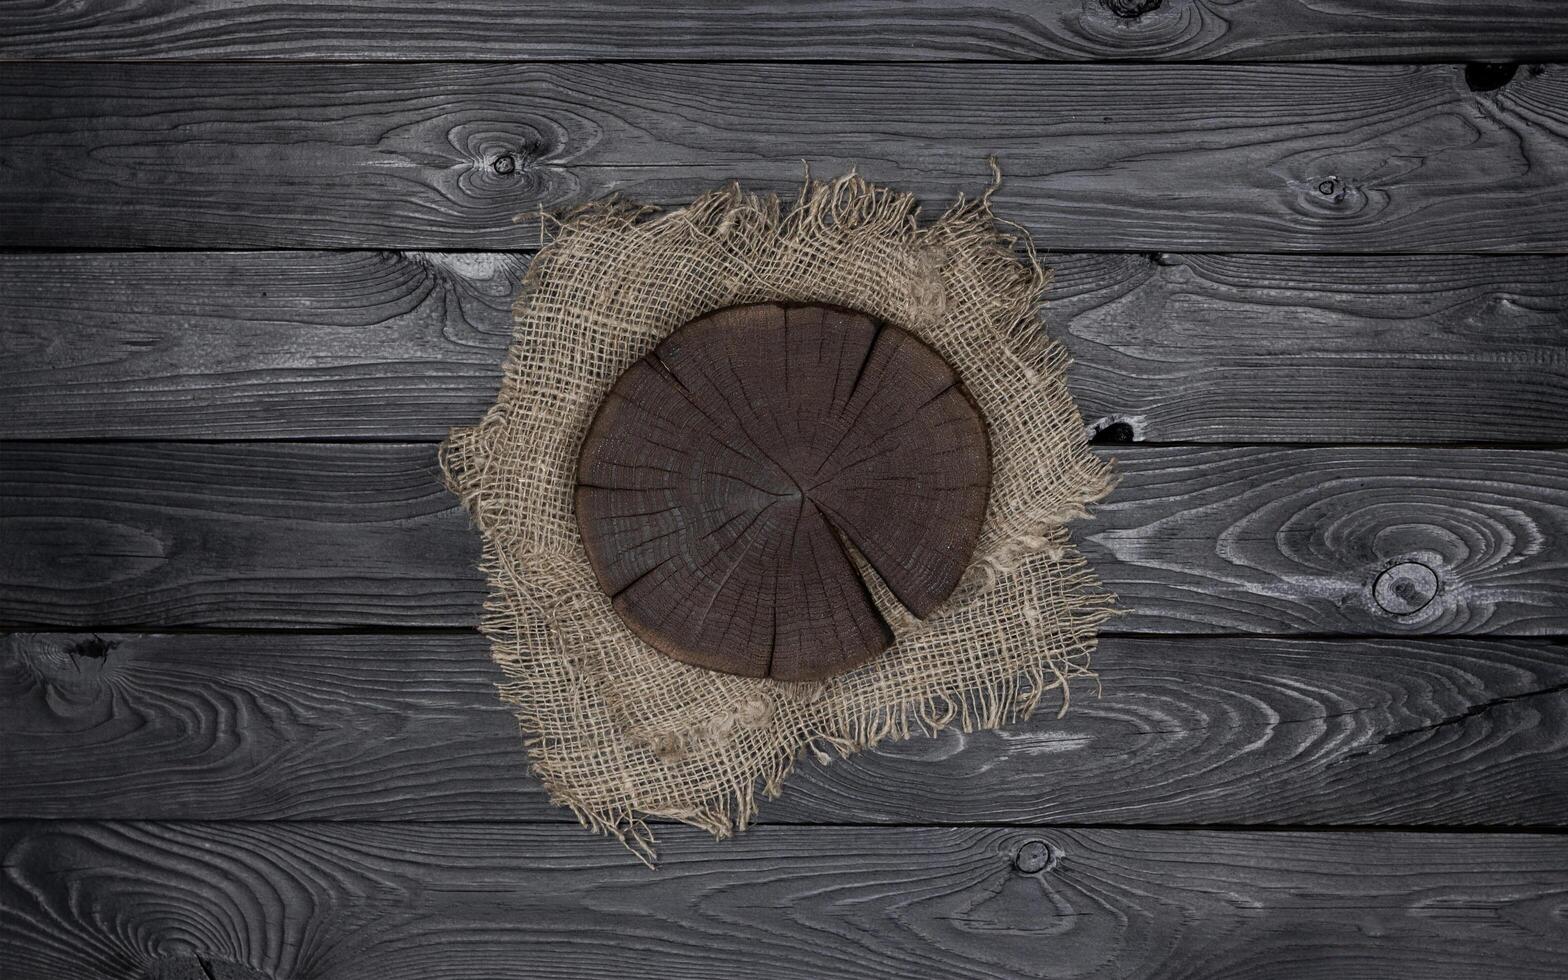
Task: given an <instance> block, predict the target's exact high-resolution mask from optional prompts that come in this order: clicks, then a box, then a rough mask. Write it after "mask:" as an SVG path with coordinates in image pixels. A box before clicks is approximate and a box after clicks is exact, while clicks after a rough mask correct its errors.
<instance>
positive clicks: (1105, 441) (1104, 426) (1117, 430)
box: [1088, 417, 1139, 446]
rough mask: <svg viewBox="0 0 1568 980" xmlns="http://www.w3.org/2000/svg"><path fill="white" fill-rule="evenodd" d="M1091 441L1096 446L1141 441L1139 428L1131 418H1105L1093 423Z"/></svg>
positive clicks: (1090, 430)
mask: <svg viewBox="0 0 1568 980" xmlns="http://www.w3.org/2000/svg"><path fill="white" fill-rule="evenodd" d="M1088 435H1089V442H1090V443H1092V444H1093V445H1096V446H1106V445H1124V444H1126V443H1131V442H1137V441H1139V435H1138V428H1137V426H1135V425H1133V423H1132V421H1131V420H1130V419H1125V418H1114V417H1112V418H1103V419H1100V420H1099V421H1097V422H1094V423H1091V424H1090V427H1089V433H1088Z"/></svg>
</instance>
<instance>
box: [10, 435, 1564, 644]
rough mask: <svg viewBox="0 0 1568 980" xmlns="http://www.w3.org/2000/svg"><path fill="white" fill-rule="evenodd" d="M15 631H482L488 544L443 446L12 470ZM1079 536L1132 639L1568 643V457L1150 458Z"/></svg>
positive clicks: (1139, 460)
mask: <svg viewBox="0 0 1568 980" xmlns="http://www.w3.org/2000/svg"><path fill="white" fill-rule="evenodd" d="M0 454H3V457H4V462H5V465H4V466H3V467H0V507H3V510H0V534H3V535H4V537H5V539H6V541H7V545H8V546H7V547H6V548H5V549H4V550H0V590H3V593H4V601H3V605H0V623H6V624H21V625H32V624H41V625H59V626H65V627H78V626H80V627H86V628H100V627H107V626H116V625H121V626H131V627H143V626H152V627H157V626H229V627H301V626H344V625H386V626H468V625H473V624H474V623H475V622H476V620H477V618H478V614H479V605H480V598H481V596H482V594H483V592H484V588H483V583H482V582H481V581H480V578H479V575H478V573H477V571H476V570H475V568H474V564H475V562H476V560H477V557H478V550H479V546H478V540H477V536H476V535H475V534H474V533H473V531H472V530H471V528H470V527H469V525H468V522H467V520H466V518H465V517H464V516H463V514H462V513H461V512H460V510H459V508H458V505H457V502H456V500H455V498H454V497H453V496H452V495H451V494H450V493H448V492H447V491H446V490H445V489H444V488H443V487H442V485H441V483H440V476H439V473H438V472H437V468H436V463H435V450H434V447H433V446H428V445H416V446H405V445H395V444H394V445H369V446H359V445H343V444H339V445H319V444H286V443H285V444H243V443H242V444H222V443H219V444H212V445H200V444H159V443H144V444H124V445H119V446H115V447H112V448H111V447H105V446H101V445H95V444H91V443H84V444H67V445H49V444H26V443H22V444H18V443H12V444H8V445H6V446H4V447H0ZM1111 455H1112V456H1113V457H1114V458H1115V459H1116V460H1117V461H1118V469H1119V471H1120V481H1121V482H1120V483H1119V485H1118V487H1117V490H1116V492H1115V494H1114V495H1112V496H1111V497H1110V498H1109V499H1108V500H1107V501H1106V502H1105V503H1103V504H1102V505H1100V506H1099V507H1098V508H1097V509H1096V512H1095V517H1094V519H1093V520H1091V521H1089V522H1084V523H1080V524H1079V525H1078V526H1077V528H1076V532H1075V533H1076V537H1077V539H1078V541H1079V542H1080V543H1081V544H1082V546H1083V550H1084V552H1085V553H1086V554H1087V555H1088V557H1089V558H1090V560H1091V562H1092V563H1093V565H1094V567H1095V570H1096V571H1097V572H1098V573H1099V574H1100V576H1101V577H1102V579H1103V580H1104V581H1105V583H1106V585H1107V586H1109V587H1110V588H1111V589H1112V590H1113V591H1115V592H1117V593H1118V594H1119V595H1120V596H1121V599H1122V605H1123V606H1124V607H1125V608H1127V609H1128V612H1127V614H1126V615H1124V616H1121V617H1118V618H1117V619H1116V620H1115V628H1116V629H1118V630H1127V631H1139V632H1216V631H1219V632H1234V631H1240V632H1250V633H1284V634H1292V633H1325V632H1326V633H1351V634H1358V635H1367V634H1414V633H1429V634H1513V635H1523V634H1549V635H1561V634H1563V632H1564V630H1565V626H1568V574H1565V567H1568V452H1564V451H1560V450H1525V449H1412V448H1357V447H1329V448H1321V449H1260V448H1214V449H1204V448H1196V447H1167V448H1154V447H1128V448H1125V449H1121V450H1118V451H1116V452H1115V453H1112V454H1111Z"/></svg>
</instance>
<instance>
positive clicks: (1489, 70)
mask: <svg viewBox="0 0 1568 980" xmlns="http://www.w3.org/2000/svg"><path fill="white" fill-rule="evenodd" d="M1518 72H1519V66H1518V65H1508V64H1500V63H1496V62H1471V63H1470V64H1468V65H1465V85H1466V86H1467V87H1468V88H1469V89H1470V91H1472V92H1491V91H1493V90H1494V89H1500V88H1502V87H1503V86H1504V85H1507V84H1508V83H1509V82H1511V81H1513V80H1514V75H1516V74H1518Z"/></svg>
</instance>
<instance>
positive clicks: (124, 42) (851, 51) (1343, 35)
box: [0, 0, 1568, 62]
mask: <svg viewBox="0 0 1568 980" xmlns="http://www.w3.org/2000/svg"><path fill="white" fill-rule="evenodd" d="M35 7H36V9H33V10H11V11H7V23H6V28H7V29H6V33H5V35H3V36H0V58H5V59H26V58H41V59H50V60H55V59H63V58H85V59H90V60H106V59H154V60H166V59H171V58H194V59H201V60H221V59H243V60H250V59H258V58H265V59H280V60H289V61H298V60H302V59H339V60H352V61H359V60H387V59H390V60H416V61H425V60H432V61H433V60H449V61H471V60H491V61H510V60H513V59H516V58H520V57H527V58H544V59H568V60H572V59H582V60H594V59H600V58H620V59H632V58H635V59H652V60H659V59H666V58H678V59H695V60H701V61H706V60H719V59H729V58H740V59H748V60H751V59H755V60H769V61H771V60H799V59H842V60H850V61H870V60H920V61H926V60H931V59H959V60H989V59H1004V60H1034V59H1048V60H1071V61H1076V60H1097V59H1103V58H1113V59H1129V58H1139V59H1150V60H1157V61H1183V60H1190V59H1222V60H1230V59H1239V60H1248V61H1276V60H1295V59H1316V60H1322V61H1351V60H1357V61H1361V60H1366V61H1394V60H1398V61H1407V62H1411V61H1433V60H1446V61H1455V60H1457V61H1465V60H1470V61H1477V60H1485V61H1527V60H1545V61H1562V60H1568V41H1565V40H1564V39H1565V37H1568V14H1565V12H1564V10H1563V9H1562V7H1561V5H1560V4H1553V3H1549V2H1548V3H1539V2H1537V3H1531V2H1529V0H1494V2H1489V3H1487V4H1486V5H1484V6H1478V5H1476V4H1474V3H1469V2H1464V0H1420V2H1415V3H1411V2H1409V0H1403V2H1401V0H1359V2H1357V3H1355V4H1353V5H1344V4H1335V3H1330V2H1326V0H1274V2H1271V3H1268V4H1263V5H1258V4H1237V3H1233V2H1229V0H1164V2H1160V0H1088V2H1084V0H1035V2H1031V3H1017V2H1011V0H966V2H961V3H954V2H938V0H920V2H913V3H901V4H899V5H898V7H897V9H896V11H895V10H892V9H889V8H888V7H887V6H886V5H883V4H877V3H869V2H866V0H829V2H819V3H814V4H811V5H810V6H809V7H805V8H799V9H797V8H795V7H784V6H769V5H762V6H758V5H755V4H750V3H744V2H738V0H703V2H692V0H684V2H675V3H667V4H661V5H660V6H658V7H657V8H650V7H649V6H648V5H647V4H644V3H639V2H637V0H564V2H563V0H554V2H551V3H543V2H540V0H454V2H449V3H445V4H443V5H442V7H441V16H440V17H439V18H432V17H430V16H429V8H428V6H426V5H424V4H422V3H419V2H417V0H379V2H378V3H376V4H374V5H361V4H336V5H333V6H330V7H323V6H322V5H321V4H319V3H313V2H311V0H197V2H192V3H182V4H178V5H173V6H171V5H169V4H167V3H163V2H160V0H102V2H98V3H94V4H92V5H91V6H66V7H61V6H59V5H48V4H42V5H35Z"/></svg>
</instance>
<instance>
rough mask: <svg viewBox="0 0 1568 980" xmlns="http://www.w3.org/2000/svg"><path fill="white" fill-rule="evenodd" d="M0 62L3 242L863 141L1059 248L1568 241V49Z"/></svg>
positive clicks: (811, 157) (512, 186) (436, 213)
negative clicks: (1511, 59) (1000, 181)
mask: <svg viewBox="0 0 1568 980" xmlns="http://www.w3.org/2000/svg"><path fill="white" fill-rule="evenodd" d="M1477 87H1478V88H1479V89H1480V90H1472V87H1471V86H1470V85H1467V83H1466V79H1465V72H1464V69H1463V67H1462V66H1457V65H1438V66H1425V67H1422V66H1414V67H1412V66H1389V67H1383V66H1351V65H1325V66H1317V65H1301V66H1279V65H1275V66H1206V65H1171V66H1165V65H1137V64H1114V65H1005V64H990V65H986V64H970V65H962V64H955V65H920V64H896V65H833V64H829V65H821V64H811V65H789V64H776V65H766V64H745V65H693V64H669V65H649V64H599V65H564V64H508V65H501V66H498V65H489V64H480V65H450V64H370V65H284V64H245V65H242V66H235V65H229V64H221V63H219V64H206V63H192V64H125V63H121V64H109V65H72V64H69V63H55V64H6V65H0V146H3V147H4V150H3V157H0V164H3V166H0V245H15V246H48V247H87V246H92V247H103V246H107V247H143V246H168V247H177V248H198V247H212V248H223V247H230V246H260V247H267V246H285V247H314V246H326V247H343V248H366V247H391V248H452V249H495V248H504V249H516V248H523V247H527V246H529V245H531V244H533V243H535V242H536V241H537V237H538V234H539V230H538V227H537V222H535V221H532V220H528V221H522V222H517V221H514V218H516V217H517V216H518V215H520V214H523V215H529V214H533V213H534V212H536V211H537V209H539V208H540V207H544V208H556V207H562V206H567V205H571V204H574V203H579V202H582V201H586V200H590V199H594V198H598V197H601V196H603V195H605V194H609V193H623V194H626V195H629V196H631V197H634V198H639V199H643V200H648V201H651V202H654V203H661V204H671V203H678V202H682V201H685V200H689V199H690V198H691V197H692V196H693V195H695V194H697V193H699V192H701V191H703V190H706V189H709V188H713V187H716V186H719V185H721V184H723V183H725V182H727V181H729V180H730V179H732V178H740V179H743V180H744V181H746V182H747V183H748V185H750V186H753V187H757V188H761V189H773V190H780V191H783V192H786V193H792V192H794V191H795V190H796V189H797V188H798V186H799V183H800V177H801V166H802V161H805V162H808V163H810V164H811V165H812V166H813V167H814V170H815V172H816V173H817V174H818V175H826V174H836V173H839V172H842V171H845V170H848V169H849V168H850V167H852V166H857V165H858V166H860V167H862V169H863V171H864V172H865V173H866V175H867V176H869V177H871V178H873V179H876V180H881V181H886V182H892V183H895V184H897V185H899V186H902V187H907V188H909V189H911V190H913V191H915V192H917V193H919V194H921V195H922V196H923V198H924V199H925V200H927V201H929V202H931V203H933V204H935V203H938V202H941V203H946V202H947V201H949V200H951V198H952V197H953V195H955V194H956V193H958V192H959V191H968V192H971V193H972V192H975V191H978V190H979V189H981V188H982V187H984V186H985V184H986V183H987V182H988V180H989V178H990V171H989V169H988V167H987V164H986V159H985V158H986V156H987V155H988V154H996V155H997V156H998V157H999V158H1000V160H1001V165H1002V167H1003V168H1004V170H1005V171H1006V173H1007V175H1008V179H1007V182H1006V183H1005V184H1004V185H1003V187H1002V189H1001V190H1000V192H999V193H998V194H997V196H996V198H995V199H994V203H995V204H996V206H997V209H998V211H999V213H1000V214H1001V215H1003V216H1004V217H1006V218H1008V219H1011V220H1014V221H1017V222H1020V223H1022V224H1023V225H1024V226H1025V227H1027V228H1028V229H1030V230H1031V231H1032V232H1033V233H1034V234H1035V236H1036V237H1037V239H1038V241H1039V242H1040V243H1041V244H1042V245H1044V246H1046V247H1049V248H1052V249H1057V250H1063V251H1069V250H1084V249H1087V250H1107V249H1121V250H1140V249H1164V250H1188V251H1249V250H1250V251H1270V252H1273V251H1298V250H1305V251H1313V252H1323V251H1342V252H1352V251H1353V252H1446V251H1476V252H1479V251H1538V252H1554V251H1555V252H1560V251H1563V250H1564V249H1568V226H1565V224H1564V223H1563V222H1562V220H1561V215H1562V214H1563V213H1564V212H1565V211H1568V68H1564V67H1562V66H1557V65H1553V66H1549V67H1546V68H1541V67H1539V66H1536V67H1535V68H1532V69H1530V70H1526V71H1520V72H1518V74H1517V76H1516V77H1514V78H1513V79H1512V80H1511V81H1510V82H1508V83H1507V84H1506V85H1501V86H1499V87H1487V86H1477Z"/></svg>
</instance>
